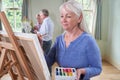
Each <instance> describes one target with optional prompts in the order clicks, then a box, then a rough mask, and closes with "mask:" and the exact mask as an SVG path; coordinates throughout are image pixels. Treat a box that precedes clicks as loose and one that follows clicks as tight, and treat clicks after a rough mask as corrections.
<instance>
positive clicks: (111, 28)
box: [99, 0, 120, 69]
mask: <svg viewBox="0 0 120 80" xmlns="http://www.w3.org/2000/svg"><path fill="white" fill-rule="evenodd" d="M102 38H103V40H101V41H99V42H100V45H101V46H102V47H101V50H102V51H103V53H102V54H103V55H102V56H103V58H104V59H106V60H107V61H109V62H110V63H111V64H113V65H114V66H116V67H117V68H118V69H120V0H103V14H102Z"/></svg>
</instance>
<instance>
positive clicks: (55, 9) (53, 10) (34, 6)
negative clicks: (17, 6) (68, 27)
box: [29, 0, 63, 41]
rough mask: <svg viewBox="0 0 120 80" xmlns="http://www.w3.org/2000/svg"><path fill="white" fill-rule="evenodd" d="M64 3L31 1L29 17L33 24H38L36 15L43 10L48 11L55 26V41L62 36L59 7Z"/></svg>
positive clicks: (48, 0) (52, 0) (57, 0)
mask: <svg viewBox="0 0 120 80" xmlns="http://www.w3.org/2000/svg"><path fill="white" fill-rule="evenodd" d="M62 3H63V0H30V4H31V6H30V7H29V16H30V19H32V20H33V22H34V23H35V22H36V18H35V15H36V14H37V13H38V12H39V11H40V10H41V9H48V10H49V13H50V17H51V19H52V20H53V22H54V24H55V26H54V29H55V30H54V39H53V41H54V40H55V37H56V36H58V35H59V34H61V32H62V27H61V25H60V16H59V6H60V5H61V4H62Z"/></svg>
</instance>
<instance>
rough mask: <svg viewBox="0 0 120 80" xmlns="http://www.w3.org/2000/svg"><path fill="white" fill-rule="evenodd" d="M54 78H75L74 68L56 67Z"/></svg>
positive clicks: (64, 79) (69, 79)
mask: <svg viewBox="0 0 120 80" xmlns="http://www.w3.org/2000/svg"><path fill="white" fill-rule="evenodd" d="M55 80H76V69H75V68H63V67H56V68H55Z"/></svg>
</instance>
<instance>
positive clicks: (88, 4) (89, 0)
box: [76, 0, 96, 34]
mask: <svg viewBox="0 0 120 80" xmlns="http://www.w3.org/2000/svg"><path fill="white" fill-rule="evenodd" d="M76 1H78V2H80V3H81V4H82V6H83V11H84V16H85V20H86V22H87V26H88V28H89V30H90V32H91V33H92V34H93V33H94V28H95V20H96V10H95V7H96V4H95V0H76Z"/></svg>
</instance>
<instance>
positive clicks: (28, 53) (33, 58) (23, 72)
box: [0, 12, 51, 80]
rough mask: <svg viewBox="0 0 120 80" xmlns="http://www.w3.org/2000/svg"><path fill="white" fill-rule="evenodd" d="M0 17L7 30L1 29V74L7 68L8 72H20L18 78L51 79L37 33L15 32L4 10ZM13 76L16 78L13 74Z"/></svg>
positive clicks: (21, 79) (23, 79)
mask: <svg viewBox="0 0 120 80" xmlns="http://www.w3.org/2000/svg"><path fill="white" fill-rule="evenodd" d="M0 18H1V21H2V22H3V24H4V26H5V30H6V32H4V31H0V48H1V53H0V75H3V74H4V73H2V72H5V69H6V72H7V73H10V74H13V73H17V74H19V75H17V77H18V78H19V79H18V80H25V78H24V77H26V78H27V79H28V80H51V77H50V73H49V70H48V67H47V64H46V61H45V58H44V54H43V50H42V49H41V46H40V44H39V40H38V38H37V35H36V34H27V33H13V32H12V29H11V28H10V24H9V22H8V20H7V18H6V16H5V14H4V12H1V13H0ZM4 49H6V50H4ZM9 50H10V51H9ZM5 51H6V52H5ZM3 53H5V54H3ZM8 56H10V57H8ZM11 56H12V57H11ZM2 61H3V62H2ZM13 62H14V64H12V63H13ZM15 62H16V63H15ZM4 64H6V65H4ZM16 64H18V65H17V66H16ZM9 66H11V67H9ZM8 67H9V68H8ZM15 67H16V68H15ZM11 68H12V69H11ZM14 68H15V69H14ZM7 69H8V70H7ZM14 70H15V71H14ZM12 77H13V80H16V79H14V78H15V77H14V76H13V75H12ZM20 77H21V78H20Z"/></svg>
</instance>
